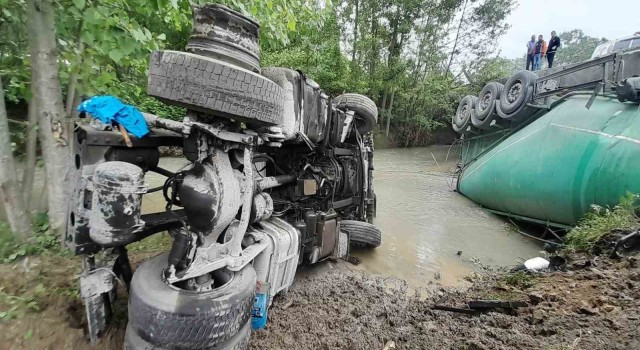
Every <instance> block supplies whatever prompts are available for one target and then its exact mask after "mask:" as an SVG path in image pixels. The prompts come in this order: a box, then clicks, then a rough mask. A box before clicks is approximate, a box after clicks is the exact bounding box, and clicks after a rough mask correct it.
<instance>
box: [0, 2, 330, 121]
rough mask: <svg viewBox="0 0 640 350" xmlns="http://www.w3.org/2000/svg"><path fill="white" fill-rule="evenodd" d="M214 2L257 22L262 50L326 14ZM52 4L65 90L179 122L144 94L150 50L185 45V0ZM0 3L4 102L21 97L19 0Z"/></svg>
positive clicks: (24, 72) (24, 88)
mask: <svg viewBox="0 0 640 350" xmlns="http://www.w3.org/2000/svg"><path fill="white" fill-rule="evenodd" d="M209 2H210V1H205V0H198V1H195V3H209ZM219 2H220V3H222V4H225V5H227V6H229V7H231V8H233V9H236V10H238V11H240V12H242V13H244V14H246V15H249V16H251V17H252V18H253V19H255V20H256V21H258V22H259V23H261V30H260V33H261V40H262V46H263V48H266V49H273V50H275V49H277V48H282V47H283V46H284V45H287V44H288V43H290V42H291V39H292V38H293V37H295V36H297V35H302V34H303V33H310V32H318V28H320V27H321V26H322V23H323V21H324V14H325V11H324V10H322V9H320V8H319V7H318V4H317V2H314V1H305V0H294V1H284V0H269V1H259V0H249V1H238V0H222V1H219ZM54 4H55V6H56V34H57V38H58V51H59V62H61V66H60V77H61V80H62V85H63V91H64V93H65V94H66V93H67V91H66V89H67V88H68V86H69V84H70V81H71V80H73V81H75V82H77V87H76V88H77V89H78V91H79V92H80V94H81V95H83V96H92V95H97V94H113V95H116V96H119V97H121V98H122V99H123V100H126V101H127V102H128V103H133V104H137V105H140V106H141V107H142V109H143V110H146V111H149V112H151V113H154V114H158V115H160V116H163V117H168V118H173V119H182V117H183V115H184V113H183V110H182V109H179V108H173V107H165V106H161V105H160V104H159V103H157V102H156V101H155V100H152V99H150V98H148V97H147V96H146V94H145V89H146V71H147V66H148V57H149V53H150V52H152V51H154V50H158V49H163V48H166V49H172V50H182V49H184V47H185V46H186V43H187V40H188V38H189V34H190V33H191V24H192V18H191V2H190V1H187V0H154V1H147V0H104V1H96V0H63V1H56V2H54ZM0 8H2V11H0V74H1V75H6V76H8V77H9V78H8V79H6V81H7V84H6V87H5V89H6V90H7V91H6V95H7V98H8V99H9V100H11V101H16V102H17V101H20V100H25V101H28V100H29V99H30V93H29V89H30V69H29V60H28V57H29V56H28V52H27V38H26V28H25V27H26V26H25V23H26V22H25V20H26V19H25V17H26V15H25V11H26V4H25V0H0ZM72 78H73V79H72Z"/></svg>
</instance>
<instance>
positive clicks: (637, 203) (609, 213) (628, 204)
mask: <svg viewBox="0 0 640 350" xmlns="http://www.w3.org/2000/svg"><path fill="white" fill-rule="evenodd" d="M639 208H640V197H639V196H638V195H634V194H631V193H629V194H627V196H626V197H623V198H622V199H621V200H620V203H619V204H618V205H616V206H615V207H613V208H612V209H611V208H604V207H601V206H597V205H593V206H592V210H591V211H590V212H588V213H587V214H585V216H584V217H583V218H582V219H581V220H580V221H579V222H578V225H577V226H576V227H574V228H573V229H572V230H571V231H570V232H569V234H567V238H566V241H565V242H566V244H567V246H568V247H569V249H572V250H576V251H592V250H593V248H594V246H595V245H596V244H597V243H598V242H601V241H602V240H603V239H604V238H606V236H607V235H609V234H610V233H611V231H613V230H631V229H634V228H637V227H639V226H640V218H638V215H637V211H638V209H639Z"/></svg>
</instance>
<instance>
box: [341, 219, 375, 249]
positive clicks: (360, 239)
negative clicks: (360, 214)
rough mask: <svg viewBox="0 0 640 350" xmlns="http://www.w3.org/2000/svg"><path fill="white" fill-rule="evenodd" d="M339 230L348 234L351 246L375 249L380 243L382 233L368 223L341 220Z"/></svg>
mask: <svg viewBox="0 0 640 350" xmlns="http://www.w3.org/2000/svg"><path fill="white" fill-rule="evenodd" d="M340 229H341V230H345V231H348V232H349V239H350V242H351V244H352V245H355V246H357V247H371V248H376V247H379V246H380V244H381V243H382V232H380V230H379V229H378V228H377V227H375V226H374V225H372V224H370V223H368V222H362V221H355V220H342V221H340Z"/></svg>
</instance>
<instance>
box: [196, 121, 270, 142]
mask: <svg viewBox="0 0 640 350" xmlns="http://www.w3.org/2000/svg"><path fill="white" fill-rule="evenodd" d="M184 125H185V126H186V127H188V128H192V127H194V128H198V129H200V130H202V131H204V132H205V133H206V134H208V135H210V136H213V137H215V138H217V139H220V140H222V141H228V142H235V143H240V144H243V145H252V146H259V145H262V144H263V143H264V141H263V140H262V139H261V138H260V137H256V136H251V135H245V134H241V133H236V132H230V131H226V130H222V129H220V128H216V127H214V126H211V125H208V124H204V123H200V122H194V121H192V120H190V119H188V118H185V120H184Z"/></svg>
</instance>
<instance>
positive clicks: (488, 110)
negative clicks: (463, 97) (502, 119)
mask: <svg viewBox="0 0 640 350" xmlns="http://www.w3.org/2000/svg"><path fill="white" fill-rule="evenodd" d="M503 88H504V85H502V84H500V83H497V82H495V81H492V82H490V83H489V84H487V85H485V87H484V88H483V89H482V91H480V94H479V95H478V101H477V102H476V108H475V109H474V110H473V113H472V114H471V124H472V125H473V126H475V127H477V128H480V129H485V130H486V129H489V128H491V122H493V121H494V120H495V113H496V102H497V101H498V100H500V96H501V95H502V90H503Z"/></svg>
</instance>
